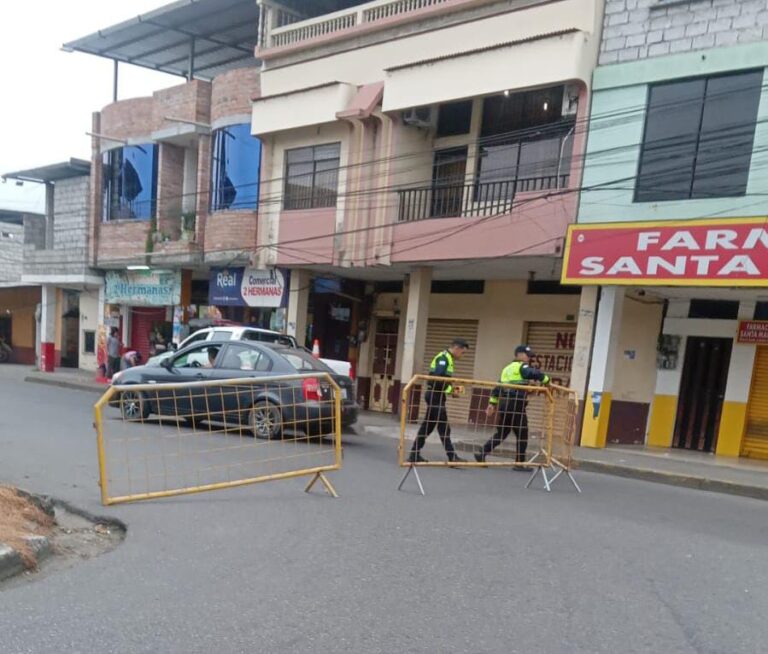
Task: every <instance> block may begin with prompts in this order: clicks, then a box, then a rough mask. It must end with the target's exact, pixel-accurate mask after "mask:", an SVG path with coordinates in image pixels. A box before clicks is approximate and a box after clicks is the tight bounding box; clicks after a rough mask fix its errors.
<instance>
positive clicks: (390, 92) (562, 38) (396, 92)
mask: <svg viewBox="0 0 768 654" xmlns="http://www.w3.org/2000/svg"><path fill="white" fill-rule="evenodd" d="M532 62H536V64H535V65H532ZM385 72H386V75H387V78H386V81H385V85H384V103H383V109H384V111H396V110H401V109H409V108H411V107H421V106H426V105H433V104H437V103H440V102H450V101H451V100H458V99H461V98H471V97H477V96H482V95H488V94H491V93H499V92H501V91H503V90H506V89H512V90H514V89H524V88H531V87H536V86H543V85H548V84H557V83H563V82H568V81H576V80H581V81H583V82H584V83H589V80H590V77H591V64H590V58H589V51H588V50H587V49H585V48H584V38H583V32H582V31H581V30H578V29H576V28H571V29H565V30H562V31H558V32H553V33H547V34H539V35H535V36H530V37H527V38H523V39H520V40H516V41H510V42H508V43H502V44H499V45H495V46H492V47H488V48H482V49H478V50H470V51H465V52H459V53H456V54H453V55H449V56H444V57H438V58H434V59H426V60H422V61H417V62H414V63H411V64H405V65H402V66H397V67H394V68H390V69H388V70H386V71H385ZM451 80H454V83H452V82H451ZM456 81H460V83H457V82H456Z"/></svg>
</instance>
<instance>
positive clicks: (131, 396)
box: [120, 391, 149, 421]
mask: <svg viewBox="0 0 768 654" xmlns="http://www.w3.org/2000/svg"><path fill="white" fill-rule="evenodd" d="M120 412H121V413H122V414H123V420H127V421H137V420H146V419H147V418H148V417H149V403H148V402H147V401H146V399H145V398H144V395H143V394H142V393H141V392H140V391H123V392H122V393H121V395H120Z"/></svg>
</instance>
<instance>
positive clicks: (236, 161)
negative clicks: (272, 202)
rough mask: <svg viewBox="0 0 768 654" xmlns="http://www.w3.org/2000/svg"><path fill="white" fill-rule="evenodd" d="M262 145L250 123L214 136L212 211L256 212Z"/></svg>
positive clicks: (218, 131) (215, 133)
mask: <svg viewBox="0 0 768 654" xmlns="http://www.w3.org/2000/svg"><path fill="white" fill-rule="evenodd" d="M260 168H261V141H259V139H257V138H256V137H255V136H251V126H250V124H249V123H242V124H240V125H231V126H229V127H224V128H222V129H217V130H216V131H215V132H214V133H213V162H212V166H211V210H212V211H219V210H221V209H255V208H256V207H257V206H258V204H259V170H260Z"/></svg>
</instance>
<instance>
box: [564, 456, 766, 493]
mask: <svg viewBox="0 0 768 654" xmlns="http://www.w3.org/2000/svg"><path fill="white" fill-rule="evenodd" d="M573 463H574V468H576V469H577V470H583V471H584V472H597V473H600V474H606V475H613V476H614V477H626V478H628V479H639V480H641V481H650V482H654V483H657V484H666V485H668V486H680V487H682V488H692V489H694V490H703V491H708V492H710V493H722V494H726V495H738V496H740V497H751V498H753V499H756V500H765V501H768V488H766V487H763V486H750V485H749V484H740V483H738V482H732V481H721V480H718V479H708V478H706V477H693V476H691V475H686V474H680V473H676V472H662V471H660V470H652V469H650V468H633V467H630V466H623V465H618V464H615V463H604V462H602V461H588V460H583V459H573Z"/></svg>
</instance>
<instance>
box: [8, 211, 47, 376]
mask: <svg viewBox="0 0 768 654" xmlns="http://www.w3.org/2000/svg"><path fill="white" fill-rule="evenodd" d="M44 230H45V216H44V215H42V214H37V213H32V212H20V211H14V210H8V209H0V338H2V339H3V340H4V341H5V343H7V344H8V345H9V346H11V348H12V349H13V360H14V361H17V362H19V363H28V364H34V363H35V342H36V325H35V311H36V309H37V307H38V305H39V303H40V288H39V287H36V286H31V285H25V284H24V283H23V281H22V276H23V261H24V255H25V252H26V251H27V250H34V249H35V248H37V247H40V246H41V245H42V243H43V239H44V234H45V231H44Z"/></svg>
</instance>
